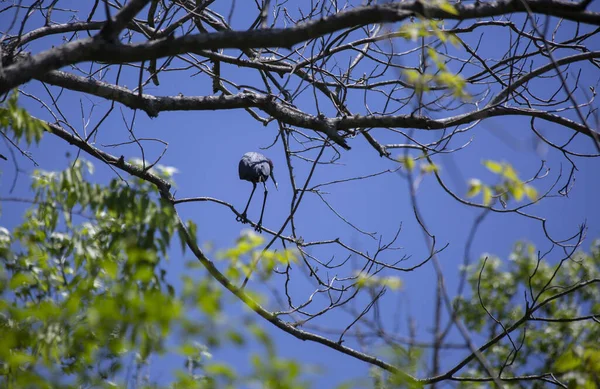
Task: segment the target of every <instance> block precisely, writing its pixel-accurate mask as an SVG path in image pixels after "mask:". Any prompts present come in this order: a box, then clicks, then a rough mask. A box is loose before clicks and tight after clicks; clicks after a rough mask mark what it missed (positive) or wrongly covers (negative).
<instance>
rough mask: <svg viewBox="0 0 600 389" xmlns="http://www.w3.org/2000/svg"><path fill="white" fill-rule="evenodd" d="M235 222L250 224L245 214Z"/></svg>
mask: <svg viewBox="0 0 600 389" xmlns="http://www.w3.org/2000/svg"><path fill="white" fill-rule="evenodd" d="M235 220H236V221H238V222H242V223H243V224H246V223H248V218H247V217H246V214H245V213H243V214H241V215H239V216H237V217H236V218H235Z"/></svg>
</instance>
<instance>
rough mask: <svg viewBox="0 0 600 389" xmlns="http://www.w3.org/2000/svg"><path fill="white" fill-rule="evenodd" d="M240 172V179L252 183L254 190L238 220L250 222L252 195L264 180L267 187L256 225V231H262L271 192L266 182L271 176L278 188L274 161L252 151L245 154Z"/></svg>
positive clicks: (239, 168) (241, 161)
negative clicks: (274, 173) (248, 217)
mask: <svg viewBox="0 0 600 389" xmlns="http://www.w3.org/2000/svg"><path fill="white" fill-rule="evenodd" d="M238 172H239V173H240V180H246V181H250V182H251V183H252V192H251V193H250V198H249V199H248V203H247V204H246V208H244V212H242V214H241V215H240V216H238V217H237V218H236V220H237V221H239V222H242V223H248V219H247V218H246V212H247V211H248V206H249V205H250V201H252V196H253V195H254V191H255V190H256V184H257V183H258V182H262V183H263V186H264V188H265V197H264V198H263V205H262V210H261V211H260V219H258V223H257V224H256V227H254V229H255V230H256V231H258V232H261V226H262V219H263V213H264V212H265V204H266V202H267V194H268V193H269V191H268V190H267V184H266V182H267V179H268V178H269V177H271V179H272V180H273V183H275V188H277V181H275V176H274V175H273V161H271V160H270V159H269V158H267V157H265V156H264V155H262V154H260V153H255V152H253V151H250V152H248V153H246V154H244V156H243V157H242V159H241V160H240V164H239V166H238Z"/></svg>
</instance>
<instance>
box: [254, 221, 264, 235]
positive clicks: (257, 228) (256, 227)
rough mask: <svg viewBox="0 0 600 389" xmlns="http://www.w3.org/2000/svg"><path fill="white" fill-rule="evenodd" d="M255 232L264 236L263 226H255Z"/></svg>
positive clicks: (259, 224)
mask: <svg viewBox="0 0 600 389" xmlns="http://www.w3.org/2000/svg"><path fill="white" fill-rule="evenodd" d="M254 231H256V232H258V233H259V234H262V224H261V223H258V224H257V225H256V226H254Z"/></svg>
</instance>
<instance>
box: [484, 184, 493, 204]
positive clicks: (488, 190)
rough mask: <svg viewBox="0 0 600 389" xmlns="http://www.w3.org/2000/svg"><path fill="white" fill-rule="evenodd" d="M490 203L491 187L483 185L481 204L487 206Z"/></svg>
mask: <svg viewBox="0 0 600 389" xmlns="http://www.w3.org/2000/svg"><path fill="white" fill-rule="evenodd" d="M491 203H492V189H491V188H490V187H489V186H487V185H484V186H483V205H485V206H486V207H487V206H489V205H490V204H491Z"/></svg>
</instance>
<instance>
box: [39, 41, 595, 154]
mask: <svg viewBox="0 0 600 389" xmlns="http://www.w3.org/2000/svg"><path fill="white" fill-rule="evenodd" d="M598 54H600V53H598ZM39 79H40V81H44V82H47V83H49V84H52V85H56V86H60V87H63V88H68V89H70V90H74V91H79V92H85V93H89V94H92V95H95V96H99V97H103V98H106V99H108V100H112V101H117V102H119V103H121V104H123V105H125V106H127V107H129V108H132V109H141V110H143V111H145V112H146V113H147V114H148V115H150V116H157V115H158V114H159V113H160V112H162V111H203V110H216V109H237V108H260V109H262V110H263V111H264V112H266V113H268V114H269V115H271V116H273V117H274V118H276V119H279V120H281V121H282V122H285V123H287V124H290V125H292V126H296V127H302V128H308V129H312V130H315V131H319V132H322V133H323V134H325V135H327V136H329V137H330V138H331V139H332V140H334V141H335V142H336V143H338V144H339V145H340V146H342V147H344V148H346V149H347V148H348V145H347V143H346V141H345V140H344V139H343V138H342V137H341V136H340V135H339V134H338V132H337V131H340V130H346V132H347V133H348V134H352V133H353V132H352V130H353V129H356V128H372V127H395V128H416V129H421V130H443V129H446V128H450V127H454V126H459V125H463V124H469V123H472V122H475V121H477V120H482V119H487V118H492V117H497V116H507V115H516V116H529V117H536V118H540V119H543V120H546V121H549V122H552V123H556V124H559V125H561V126H564V127H567V128H570V129H572V130H574V131H577V132H579V133H581V134H584V135H586V136H589V137H591V138H593V137H594V136H600V134H598V133H597V132H594V131H593V130H591V129H589V128H587V127H586V126H584V125H581V124H579V123H577V122H574V121H572V120H570V119H567V118H564V117H562V116H558V115H555V114H551V113H549V112H546V111H541V110H536V109H532V108H518V107H504V106H492V107H489V108H484V109H482V110H479V111H472V112H468V113H465V114H461V115H457V116H452V117H448V118H445V119H431V118H427V117H417V116H413V115H393V116H386V115H369V116H359V115H355V116H352V117H336V118H324V117H318V116H313V115H310V114H308V113H305V112H302V111H300V110H298V109H296V108H294V107H292V106H289V105H287V104H285V103H284V102H281V101H277V100H275V99H274V98H272V97H270V96H264V95H258V94H255V93H240V94H236V95H231V96H195V97H194V96H189V97H188V96H152V95H146V94H143V95H141V96H140V95H138V94H137V93H135V92H133V91H131V90H129V89H127V88H124V87H121V86H116V85H112V84H109V83H105V82H101V81H96V80H92V79H87V78H84V77H79V76H74V75H71V74H69V73H64V72H59V71H54V72H50V73H48V74H45V75H43V76H41V77H39Z"/></svg>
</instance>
